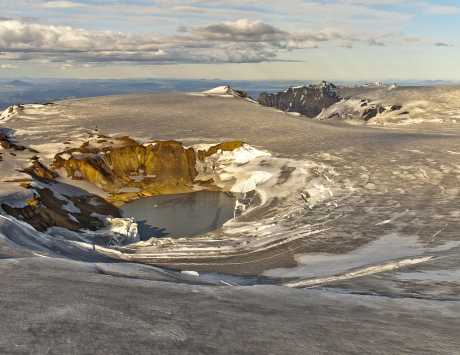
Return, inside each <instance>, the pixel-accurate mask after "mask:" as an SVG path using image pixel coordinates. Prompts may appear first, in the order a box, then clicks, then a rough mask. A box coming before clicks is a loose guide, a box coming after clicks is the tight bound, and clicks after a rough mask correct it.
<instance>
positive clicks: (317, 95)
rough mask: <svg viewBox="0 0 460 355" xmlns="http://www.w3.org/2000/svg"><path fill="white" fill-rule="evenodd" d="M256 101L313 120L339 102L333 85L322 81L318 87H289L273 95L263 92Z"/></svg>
mask: <svg viewBox="0 0 460 355" xmlns="http://www.w3.org/2000/svg"><path fill="white" fill-rule="evenodd" d="M257 101H258V102H259V103H260V104H261V105H264V106H269V107H275V108H278V109H280V110H282V111H286V112H298V113H300V114H302V115H305V116H307V117H311V118H313V117H316V116H317V115H318V114H319V113H320V112H321V111H322V110H323V109H325V108H328V107H329V106H331V105H333V104H335V103H336V102H338V101H340V96H339V95H338V93H337V87H336V86H335V85H334V84H331V83H327V82H325V81H323V82H322V83H321V84H319V85H309V86H299V87H291V88H289V89H287V90H285V91H283V92H278V93H275V94H268V93H266V92H263V93H261V94H260V96H259V98H258V100H257Z"/></svg>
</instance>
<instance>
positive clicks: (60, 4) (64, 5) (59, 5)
mask: <svg viewBox="0 0 460 355" xmlns="http://www.w3.org/2000/svg"><path fill="white" fill-rule="evenodd" d="M81 6H84V5H83V4H81V3H77V2H73V1H47V2H45V3H44V4H43V7H45V8H47V9H71V8H74V7H81Z"/></svg>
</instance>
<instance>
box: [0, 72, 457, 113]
mask: <svg viewBox="0 0 460 355" xmlns="http://www.w3.org/2000/svg"><path fill="white" fill-rule="evenodd" d="M311 83H312V81H308V80H307V81H305V80H302V81H292V80H291V81H246V80H232V81H228V80H220V79H215V80H199V79H197V80H177V79H145V80H137V79H136V80H127V79H123V80H99V79H98V80H74V79H23V78H19V79H15V80H0V109H5V108H6V107H8V106H10V105H13V104H18V103H44V102H49V101H57V100H62V99H66V98H83V97H94V96H105V95H116V94H128V93H142V92H158V91H182V92H191V91H194V92H196V91H204V90H207V89H209V88H212V87H216V86H226V85H230V84H231V86H232V87H234V88H238V89H241V90H244V91H246V92H247V93H248V94H249V95H250V96H251V97H254V98H257V97H258V96H259V95H260V94H261V93H262V92H267V93H275V92H279V91H282V90H284V89H285V88H287V87H298V86H305V85H309V84H311ZM378 83H379V82H378ZM390 83H391V82H387V83H385V84H390ZM336 84H337V85H338V86H340V85H342V86H343V85H346V86H362V85H365V84H367V83H366V82H340V81H338V82H336ZM379 84H380V83H379ZM398 84H399V85H415V86H422V85H445V84H454V82H448V81H439V80H437V81H403V82H398ZM370 85H376V84H375V83H373V84H370Z"/></svg>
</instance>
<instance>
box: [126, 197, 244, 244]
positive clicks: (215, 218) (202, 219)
mask: <svg viewBox="0 0 460 355" xmlns="http://www.w3.org/2000/svg"><path fill="white" fill-rule="evenodd" d="M235 201H236V198H235V197H233V196H231V195H229V194H226V193H223V192H211V191H199V192H193V193H188V194H179V195H167V196H156V197H147V198H143V199H140V200H137V201H133V202H130V203H127V204H125V205H124V206H123V207H122V208H121V209H122V213H123V216H124V217H132V218H134V219H135V220H136V222H137V223H138V224H139V232H140V235H141V239H143V240H146V239H148V238H150V237H153V236H155V237H165V236H168V237H181V236H183V237H190V236H195V235H200V234H203V233H206V232H209V231H212V230H215V229H218V228H219V227H221V226H222V225H223V224H224V223H225V222H227V221H228V220H230V219H232V218H233V213H234V207H235Z"/></svg>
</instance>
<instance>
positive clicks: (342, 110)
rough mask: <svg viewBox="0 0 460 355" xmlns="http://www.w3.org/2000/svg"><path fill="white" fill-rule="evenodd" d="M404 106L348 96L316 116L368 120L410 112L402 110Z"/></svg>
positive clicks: (322, 118)
mask: <svg viewBox="0 0 460 355" xmlns="http://www.w3.org/2000/svg"><path fill="white" fill-rule="evenodd" d="M402 108H403V105H400V104H393V105H385V104H383V103H381V102H378V101H372V100H369V99H358V98H348V99H342V100H341V101H340V102H337V103H335V104H334V105H332V106H330V107H328V108H327V109H324V110H323V111H322V112H321V113H320V114H319V115H318V116H317V117H316V118H318V119H321V120H329V119H335V120H345V119H356V120H361V121H364V122H368V121H370V120H373V119H375V118H377V117H385V118H391V117H392V116H400V115H401V114H408V112H404V113H403V112H401V109H402Z"/></svg>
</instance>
